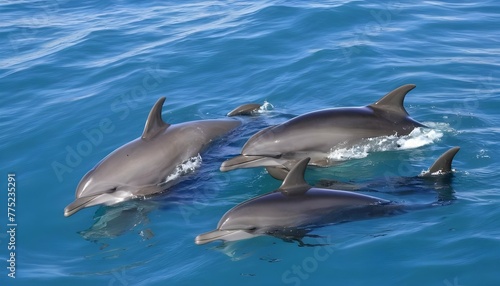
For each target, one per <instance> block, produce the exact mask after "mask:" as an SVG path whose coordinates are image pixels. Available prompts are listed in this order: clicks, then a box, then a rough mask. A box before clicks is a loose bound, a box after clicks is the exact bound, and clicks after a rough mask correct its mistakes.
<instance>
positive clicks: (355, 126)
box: [220, 84, 425, 179]
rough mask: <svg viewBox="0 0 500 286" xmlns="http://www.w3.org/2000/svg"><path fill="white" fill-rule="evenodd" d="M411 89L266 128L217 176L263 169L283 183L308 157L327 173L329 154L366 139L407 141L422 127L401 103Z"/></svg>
mask: <svg viewBox="0 0 500 286" xmlns="http://www.w3.org/2000/svg"><path fill="white" fill-rule="evenodd" d="M413 88H415V85H413V84H407V85H403V86H401V87H398V88H397V89H395V90H393V91H391V92H389V93H388V94H386V95H385V96H384V97H382V98H381V99H380V100H379V101H377V102H375V103H373V104H371V105H368V106H363V107H342V108H332V109H325V110H320V111H314V112H310V113H307V114H303V115H300V116H297V117H295V118H292V119H290V120H288V121H286V122H284V123H282V124H278V125H275V126H271V127H268V128H266V129H263V130H261V131H260V132H258V133H256V134H255V135H253V136H252V137H251V138H250V139H249V140H248V141H247V142H246V144H245V145H244V146H243V149H242V151H241V155H239V156H237V157H235V158H232V159H229V160H227V161H225V162H223V163H222V165H221V167H220V170H221V171H223V172H224V171H230V170H234V169H239V168H252V167H266V168H267V170H268V172H269V173H270V174H271V175H272V176H273V177H275V178H277V179H283V178H284V177H285V176H286V173H287V172H288V171H289V170H290V168H291V167H292V166H293V165H294V164H295V163H296V162H298V161H299V160H301V159H303V158H306V157H310V158H311V161H310V162H309V164H310V165H314V166H320V167H328V166H331V165H333V164H334V163H335V162H334V161H333V160H332V159H330V158H329V157H328V155H329V154H330V153H331V151H332V150H335V149H338V148H347V147H351V146H354V145H356V144H359V143H361V142H363V140H365V139H368V138H374V137H380V136H389V135H396V136H403V135H408V134H410V133H411V131H413V129H415V128H416V127H425V126H424V125H423V124H421V123H419V122H417V121H415V120H413V119H412V118H410V116H409V115H408V113H407V112H406V110H405V108H404V106H403V101H404V98H405V96H406V94H407V93H408V92H409V91H410V90H412V89H413Z"/></svg>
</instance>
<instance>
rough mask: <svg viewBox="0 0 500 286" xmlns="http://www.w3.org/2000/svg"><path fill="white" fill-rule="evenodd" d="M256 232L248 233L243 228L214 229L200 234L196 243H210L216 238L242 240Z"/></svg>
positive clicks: (253, 235)
mask: <svg viewBox="0 0 500 286" xmlns="http://www.w3.org/2000/svg"><path fill="white" fill-rule="evenodd" d="M255 236H256V235H255V234H251V233H248V232H246V231H244V230H241V229H235V230H218V229H216V230H212V231H210V232H206V233H203V234H200V235H198V236H197V237H196V238H195V239H194V243H196V244H198V245H201V244H205V243H209V242H212V241H216V240H225V241H235V240H242V239H247V238H251V237H255Z"/></svg>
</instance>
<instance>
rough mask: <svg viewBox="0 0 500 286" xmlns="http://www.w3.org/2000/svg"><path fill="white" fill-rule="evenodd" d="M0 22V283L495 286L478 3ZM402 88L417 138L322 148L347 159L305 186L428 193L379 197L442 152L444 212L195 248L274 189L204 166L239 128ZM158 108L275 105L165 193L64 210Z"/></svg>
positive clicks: (497, 199) (7, 13) (60, 6)
mask: <svg viewBox="0 0 500 286" xmlns="http://www.w3.org/2000/svg"><path fill="white" fill-rule="evenodd" d="M0 10H1V11H2V19H3V20H2V22H1V23H0V43H1V46H2V49H1V50H0V86H1V88H0V117H1V120H0V128H1V129H0V130H1V133H0V136H1V137H0V138H1V140H0V150H1V168H0V170H1V172H0V178H1V179H0V182H1V185H0V186H1V187H0V218H1V219H0V230H1V232H0V266H1V267H0V284H1V285H75V286H76V285H114V286H116V285H123V286H125V285H205V284H208V285H214V284H215V285H220V284H227V285H233V284H234V285H446V286H448V285H454V286H458V285H464V286H468V285H499V282H500V268H499V267H500V224H499V221H500V210H499V208H498V205H499V204H500V196H499V195H498V192H499V183H498V181H499V180H498V179H499V175H498V174H499V172H500V164H499V163H498V162H497V161H496V158H498V157H499V155H500V152H499V148H498V140H499V139H500V137H499V132H500V129H499V128H498V125H499V124H500V117H499V116H498V110H499V108H500V97H499V93H500V84H499V81H498V79H499V77H500V75H499V68H500V61H499V54H500V34H499V33H498V23H499V22H500V16H499V15H500V6H499V5H498V3H497V2H496V1H469V2H463V3H457V2H452V1H394V2H385V1H273V0H269V1H261V0H257V1H195V0H192V1H147V2H136V1H64V0H62V1H58V0H53V1H51V0H47V1H3V2H2V3H1V4H0ZM407 83H414V84H416V85H417V88H416V89H414V90H413V91H411V92H410V93H409V94H408V96H407V98H406V101H405V106H406V108H407V110H408V112H409V113H410V114H411V116H412V117H413V118H415V119H416V120H418V121H420V122H424V123H425V124H427V125H428V126H429V127H430V128H429V129H428V130H426V131H422V133H420V134H413V135H412V136H410V137H408V138H405V139H403V141H399V142H394V140H392V141H391V140H388V141H390V142H387V141H383V142H379V143H380V144H381V145H380V146H379V147H376V146H371V148H372V149H374V150H372V149H370V150H368V151H376V152H367V150H366V149H363V148H360V149H354V150H344V153H343V154H340V155H339V154H333V155H335V156H344V157H345V156H347V157H352V160H350V161H348V162H347V163H345V164H342V165H339V166H337V167H331V168H327V169H310V170H309V171H308V174H307V179H308V181H309V182H310V183H311V184H314V183H317V182H319V181H320V180H321V179H331V180H338V181H342V182H349V183H352V184H375V185H379V186H381V187H380V189H381V194H380V195H382V196H384V197H386V198H389V199H392V200H395V201H402V202H407V203H412V202H421V201H433V200H435V199H436V192H435V190H433V188H432V186H431V187H429V190H420V191H419V192H413V193H410V194H409V195H408V194H405V195H403V194H400V195H398V194H397V192H396V193H391V192H389V191H388V192H384V190H390V189H394V188H396V187H395V186H394V185H396V184H397V185H398V186H397V188H399V189H400V190H407V189H412V188H413V187H414V185H411V184H409V183H410V182H411V181H412V180H409V179H408V178H412V177H414V176H416V175H418V174H420V172H421V171H422V170H425V169H426V168H427V167H428V166H429V165H430V164H431V163H432V162H433V161H434V159H436V158H437V157H438V156H439V155H440V154H441V153H442V152H444V151H445V150H447V149H448V148H449V147H451V146H460V147H461V150H460V152H459V153H458V154H457V157H456V158H455V161H454V164H453V166H454V168H455V169H456V171H455V173H454V176H453V178H452V181H451V183H450V186H449V187H450V188H451V189H452V190H453V192H454V193H453V196H454V198H455V200H453V202H452V203H451V204H450V205H446V206H442V207H437V208H431V209H425V210H420V211H415V212H409V213H406V214H403V215H399V216H394V217H384V218H378V219H372V220H366V221H358V222H350V223H345V224H339V225H332V226H328V227H324V228H321V229H317V230H315V231H314V232H313V233H314V234H317V235H319V236H321V237H320V238H306V239H307V241H308V242H309V243H316V244H321V243H323V244H325V245H323V246H316V247H299V246H298V244H297V243H289V242H284V241H282V240H280V239H277V238H273V237H258V238H255V239H251V240H246V241H241V242H237V243H232V244H229V245H226V246H221V244H220V243H212V244H208V245H202V246H199V245H195V244H194V237H195V236H196V235H198V234H200V233H203V232H206V231H209V230H212V229H214V228H215V227H216V225H217V222H218V220H219V218H220V217H221V216H222V215H223V214H224V213H225V212H226V211H227V210H229V209H230V208H231V207H233V206H235V205H236V204H238V203H239V202H242V201H244V200H246V199H249V198H252V197H254V196H256V195H258V194H263V193H266V192H268V191H271V190H274V189H276V188H277V187H278V186H279V182H278V181H276V180H274V179H272V178H271V177H269V176H268V175H267V174H266V173H265V171H264V170H262V169H243V170H236V171H232V172H229V173H221V172H219V171H218V167H219V166H220V163H221V162H222V161H223V160H225V159H227V158H230V157H232V156H234V155H236V154H238V153H239V151H240V149H241V147H242V146H243V144H244V143H245V142H246V140H247V139H248V138H249V136H251V135H252V134H254V133H256V132H257V131H259V130H260V129H262V128H264V127H266V126H269V125H272V124H277V123H280V122H283V121H285V120H286V119H288V118H290V117H291V116H294V115H299V114H302V113H306V112H309V111H314V110H318V109H323V108H329V107H341V106H362V105H367V104H370V103H372V102H375V101H376V100H378V99H379V98H380V97H381V96H382V95H384V94H385V93H387V92H389V91H390V90H392V89H394V88H396V87H398V86H400V85H403V84H407ZM161 96H165V97H166V98H167V100H166V103H165V106H164V108H163V117H164V118H165V120H166V121H168V122H170V123H179V122H185V121H190V120H197V119H208V118H221V117H223V116H225V114H226V113H227V112H228V111H230V110H231V109H232V108H234V107H236V106H238V105H240V104H243V103H248V102H257V103H264V102H269V103H270V104H272V106H273V108H269V110H267V111H265V112H262V114H260V115H259V116H257V117H255V118H246V119H243V121H244V124H243V126H242V127H241V128H240V129H238V130H236V131H235V132H233V133H232V134H230V135H228V136H227V137H225V138H223V139H222V140H220V141H218V142H216V143H215V144H214V145H213V146H212V147H211V148H210V150H209V151H208V152H207V153H205V154H202V163H201V167H200V168H198V170H197V171H196V172H195V173H193V174H191V175H190V176H188V178H187V179H186V180H184V181H183V182H181V183H180V184H179V185H177V186H176V187H174V188H173V189H172V190H171V192H170V193H168V194H165V195H162V196H159V197H158V198H154V199H151V200H147V201H132V202H128V203H125V204H122V205H119V206H115V207H92V208H88V209H85V210H82V211H80V212H78V213H77V214H75V215H73V216H71V217H68V218H66V217H64V216H63V209H64V207H65V206H66V205H67V204H69V203H70V202H71V201H72V200H73V199H74V192H75V188H76V186H77V184H78V182H79V180H80V179H81V177H82V176H83V175H84V174H85V173H86V172H87V171H88V170H90V169H91V168H92V167H93V166H94V165H95V164H96V163H97V162H98V161H99V160H101V159H102V158H103V157H105V156H106V155H107V154H108V153H110V152H111V151H112V150H114V149H115V148H117V147H119V146H121V145H123V144H124V143H126V142H128V141H130V140H133V139H135V138H137V137H138V136H139V135H140V134H141V132H142V129H143V127H144V123H145V120H146V117H147V114H148V112H149V110H150V108H151V106H152V105H153V104H154V102H155V101H156V100H157V99H158V98H159V97H161ZM398 144H399V145H400V147H397V145H398ZM394 146H396V147H394ZM375 147H376V148H375ZM403 147H404V148H403ZM10 173H14V174H15V180H16V188H15V195H16V196H15V198H16V205H15V210H10V211H9V210H8V206H7V203H8V201H7V197H8V174H10ZM405 178H406V179H405ZM401 181H402V182H403V183H402V184H401V183H398V182H401ZM405 182H408V184H405ZM8 212H11V213H15V221H14V222H15V223H16V224H17V226H16V227H15V229H16V231H15V237H13V238H12V237H11V233H8V232H7V231H8V230H9V229H10V228H11V227H9V226H8V224H9V223H11V222H9V221H8V214H7V213H8ZM10 242H15V244H14V246H15V250H14V251H13V252H14V253H15V259H16V261H15V277H16V278H11V277H9V276H8V274H9V273H10V270H9V269H8V268H7V267H8V266H9V262H7V260H8V259H10V252H11V251H10V250H9V249H8V248H9V243H10ZM10 245H11V246H12V245H13V244H12V243H11V244H10Z"/></svg>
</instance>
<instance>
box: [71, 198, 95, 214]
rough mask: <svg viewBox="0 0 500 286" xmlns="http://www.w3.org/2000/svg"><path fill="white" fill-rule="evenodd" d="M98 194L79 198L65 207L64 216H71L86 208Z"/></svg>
mask: <svg viewBox="0 0 500 286" xmlns="http://www.w3.org/2000/svg"><path fill="white" fill-rule="evenodd" d="M96 197H97V196H90V197H81V198H77V199H76V200H75V201H74V202H72V203H71V204H69V205H68V206H67V207H65V208H64V216H65V217H69V216H70V215H72V214H74V213H76V212H77V211H79V210H81V209H83V208H86V207H87V206H88V205H89V203H90V202H92V200H94V199H95V198H96Z"/></svg>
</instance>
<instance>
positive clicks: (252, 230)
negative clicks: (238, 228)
mask: <svg viewBox="0 0 500 286" xmlns="http://www.w3.org/2000/svg"><path fill="white" fill-rule="evenodd" d="M256 230H257V228H256V227H252V228H249V229H247V231H249V232H254V231H256Z"/></svg>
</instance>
